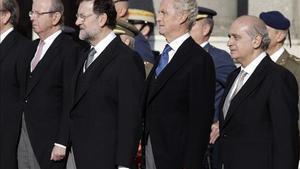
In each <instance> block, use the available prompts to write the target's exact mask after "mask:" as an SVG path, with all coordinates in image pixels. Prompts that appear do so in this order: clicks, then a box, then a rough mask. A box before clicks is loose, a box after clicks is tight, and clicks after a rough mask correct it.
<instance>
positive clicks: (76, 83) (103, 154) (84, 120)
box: [68, 38, 145, 169]
mask: <svg viewBox="0 0 300 169" xmlns="http://www.w3.org/2000/svg"><path fill="white" fill-rule="evenodd" d="M86 57H87V53H86V54H85V55H84V57H82V58H81V61H80V62H79V64H78V67H77V69H76V73H75V75H74V77H73V80H72V84H71V87H70V89H71V93H72V94H71V99H72V101H71V103H72V104H71V105H70V108H69V111H68V113H69V114H70V118H71V119H70V130H71V140H72V146H73V150H74V156H75V161H76V167H77V169H87V168H93V169H102V168H105V169H115V168H116V167H117V166H118V165H121V166H125V167H130V168H131V167H132V166H133V164H134V161H133V160H134V158H135V155H136V151H137V145H138V134H139V132H140V131H139V130H140V128H141V127H140V114H141V113H140V112H141V111H140V97H141V92H142V87H143V82H144V76H145V72H144V65H143V62H142V60H141V59H140V56H138V54H137V53H135V52H134V51H132V50H131V49H130V48H129V47H127V46H126V45H124V44H123V43H122V42H121V40H120V39H119V38H115V39H114V40H113V41H112V42H111V43H110V44H109V45H108V46H107V47H106V48H105V50H104V51H103V52H102V53H101V54H100V55H99V56H98V57H97V59H96V60H95V61H94V62H93V63H92V64H91V65H90V66H89V68H88V69H87V70H86V72H85V73H82V71H83V69H82V68H83V64H84V62H85V59H86ZM141 70H142V72H141Z"/></svg>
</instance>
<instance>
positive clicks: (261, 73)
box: [224, 55, 272, 125]
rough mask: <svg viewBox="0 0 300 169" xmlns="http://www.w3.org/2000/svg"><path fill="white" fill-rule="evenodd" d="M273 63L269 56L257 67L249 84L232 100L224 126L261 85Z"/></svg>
mask: <svg viewBox="0 0 300 169" xmlns="http://www.w3.org/2000/svg"><path fill="white" fill-rule="evenodd" d="M270 62H272V61H271V59H270V57H269V55H267V56H266V57H265V58H264V59H263V60H262V61H261V63H260V64H259V65H258V66H257V68H256V69H255V71H254V72H253V74H252V75H251V76H250V78H249V79H248V80H247V82H246V83H245V84H244V85H243V87H242V88H241V90H240V91H239V92H238V93H237V94H236V95H235V97H234V98H233V99H232V100H231V103H230V106H229V109H228V112H227V115H226V117H225V122H224V125H225V124H226V123H227V122H228V121H229V120H230V118H231V117H232V116H233V115H234V112H235V110H236V108H237V107H239V106H240V105H241V103H242V102H243V101H244V100H245V99H246V98H247V97H248V96H249V94H251V92H252V91H253V90H255V88H256V87H258V86H260V83H261V82H262V81H263V79H264V78H265V76H266V75H267V72H268V64H269V63H270Z"/></svg>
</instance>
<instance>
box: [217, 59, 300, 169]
mask: <svg viewBox="0 0 300 169" xmlns="http://www.w3.org/2000/svg"><path fill="white" fill-rule="evenodd" d="M239 71H240V69H237V70H236V71H234V72H233V73H232V75H231V76H230V77H229V79H228V84H229V85H228V87H227V88H226V89H225V93H224V96H223V99H222V102H221V103H222V105H223V103H224V100H225V98H226V95H227V94H228V92H229V90H230V88H231V86H232V84H233V82H234V80H235V78H236V77H237V75H238V73H239ZM297 103H298V88H297V82H296V79H295V78H294V76H293V75H292V74H291V73H290V72H289V71H287V70H286V69H285V68H283V67H281V66H279V65H277V64H275V63H274V62H273V61H271V59H270V58H269V56H266V57H265V58H264V59H263V60H262V61H261V63H260V64H259V65H258V66H257V68H256V69H255V71H254V72H253V74H252V75H251V76H250V78H249V79H248V81H247V82H246V83H245V84H244V85H243V87H242V88H241V89H240V91H239V92H238V93H237V94H236V96H235V97H234V98H233V99H232V101H231V104H230V107H229V110H228V112H227V115H226V118H225V120H224V119H223V115H222V114H221V116H220V119H222V120H221V123H220V129H221V136H220V145H221V150H220V151H221V162H222V163H223V164H224V166H225V169H241V168H243V169H254V168H255V169H287V168H288V169H297V168H298V159H299V158H298V157H299V148H298V146H299V145H298V143H299V142H298V135H299V133H298V126H297V120H298V107H297Z"/></svg>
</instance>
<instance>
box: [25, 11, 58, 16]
mask: <svg viewBox="0 0 300 169" xmlns="http://www.w3.org/2000/svg"><path fill="white" fill-rule="evenodd" d="M55 12H57V11H49V12H38V11H29V13H28V15H29V17H33V15H36V16H37V17H39V16H41V15H45V14H50V13H55Z"/></svg>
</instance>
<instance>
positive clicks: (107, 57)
mask: <svg viewBox="0 0 300 169" xmlns="http://www.w3.org/2000/svg"><path fill="white" fill-rule="evenodd" d="M119 43H122V42H121V41H120V39H119V38H115V39H114V40H113V41H112V42H111V43H110V44H109V45H108V46H107V47H106V48H105V50H104V51H103V52H102V53H101V54H100V55H99V56H98V57H97V58H96V60H94V62H93V63H92V64H91V65H90V66H89V68H88V69H87V70H86V71H85V73H84V74H83V75H82V77H80V78H83V79H82V80H81V83H78V78H79V76H80V73H82V72H81V71H82V66H83V64H84V62H85V59H84V60H83V61H81V62H80V64H79V65H80V66H79V67H78V68H77V71H76V74H75V76H76V77H74V79H73V83H74V81H75V84H77V85H79V86H75V87H73V92H74V93H73V96H74V97H75V99H74V102H73V106H75V105H76V104H77V103H78V102H79V101H80V99H81V98H82V97H83V96H84V94H85V93H86V92H87V90H88V89H89V87H90V86H91V85H92V84H94V82H95V81H96V78H97V77H98V76H100V74H101V73H102V72H103V70H104V68H105V67H106V66H107V65H108V64H109V63H110V62H111V61H112V60H113V59H114V58H116V57H117V55H116V52H115V51H117V45H118V44H119ZM86 55H87V54H86ZM85 58H86V57H85ZM73 85H74V84H73ZM76 88H77V89H78V91H76ZM76 92H78V93H77V94H76V95H75V93H76ZM73 106H72V107H73Z"/></svg>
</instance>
